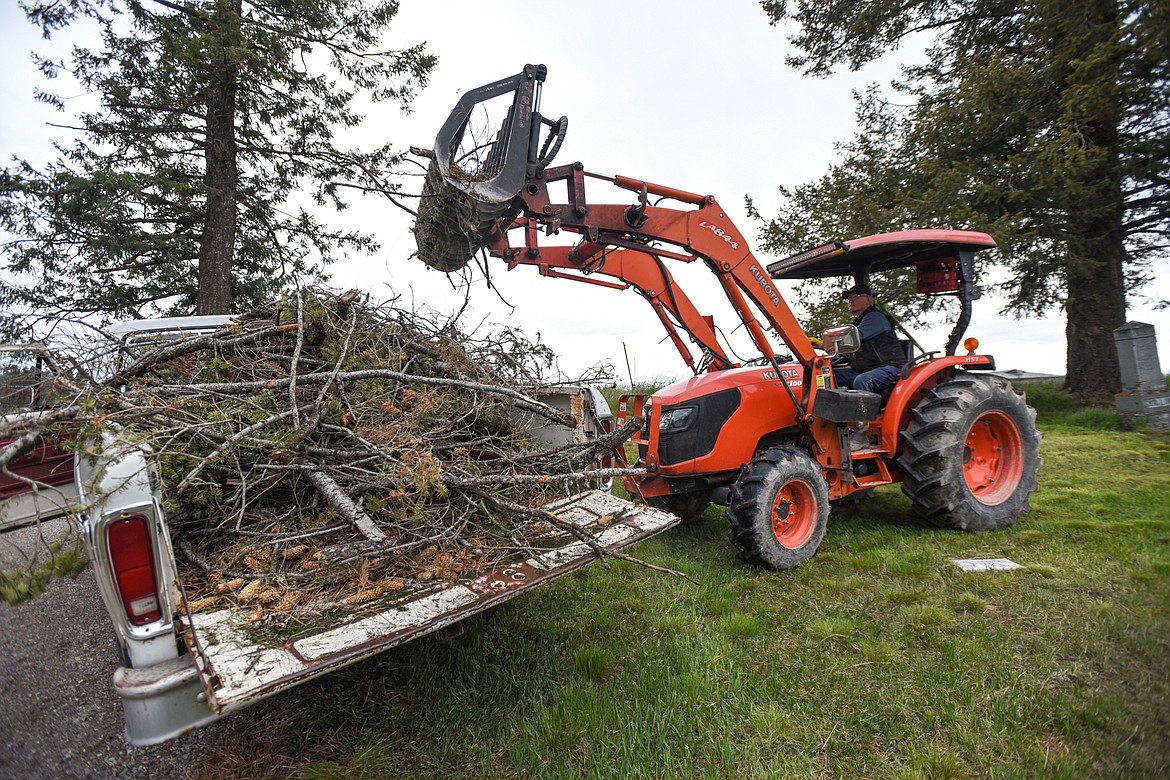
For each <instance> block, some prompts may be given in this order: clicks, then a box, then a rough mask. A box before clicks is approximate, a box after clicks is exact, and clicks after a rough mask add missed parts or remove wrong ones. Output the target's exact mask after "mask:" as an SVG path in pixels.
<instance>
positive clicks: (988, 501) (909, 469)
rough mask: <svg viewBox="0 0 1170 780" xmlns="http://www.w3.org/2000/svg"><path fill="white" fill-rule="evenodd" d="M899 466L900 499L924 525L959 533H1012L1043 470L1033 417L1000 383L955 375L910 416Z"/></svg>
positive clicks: (1003, 382)
mask: <svg viewBox="0 0 1170 780" xmlns="http://www.w3.org/2000/svg"><path fill="white" fill-rule="evenodd" d="M898 462H899V464H900V465H901V466H902V468H903V469H904V470H905V472H906V478H905V480H904V481H903V482H902V492H903V493H905V494H906V495H907V496H908V497H909V498H910V500H911V502H913V506H914V514H915V515H916V516H918V517H921V518H922V519H924V520H926V521H927V522H929V523H932V524H933V525H936V526H939V527H940V528H953V529H956V530H960V531H988V530H992V529H995V528H1004V527H1007V526H1011V525H1015V522H1016V518H1017V517H1018V516H1019V514H1020V512H1026V511H1028V510H1029V509H1030V507H1029V504H1028V498H1029V496H1031V495H1032V492H1033V491H1034V490H1036V487H1037V482H1036V472H1037V470H1038V469H1039V468H1040V464H1041V462H1042V461H1041V459H1040V432H1039V431H1038V430H1036V410H1035V409H1033V408H1032V407H1030V406H1028V405H1027V404H1026V403H1025V402H1024V397H1023V394H1022V393H1017V392H1016V391H1015V389H1014V388H1013V387H1012V385H1011V383H1010V382H1008V381H1007V380H1006V379H1001V378H999V377H992V376H978V375H971V374H956V375H955V376H954V377H952V378H950V379H947V380H945V381H943V382H940V383H939V384H938V385H937V386H936V387H935V388H934V389H932V390H928V391H926V393H925V394H924V395H923V397H922V400H921V401H920V402H919V403H918V405H917V406H916V407H914V409H913V410H912V411H911V419H910V422H909V423H908V424H907V425H906V427H905V429H904V430H903V431H902V455H901V456H900V457H899V459H898Z"/></svg>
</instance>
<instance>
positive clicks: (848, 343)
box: [821, 325, 861, 357]
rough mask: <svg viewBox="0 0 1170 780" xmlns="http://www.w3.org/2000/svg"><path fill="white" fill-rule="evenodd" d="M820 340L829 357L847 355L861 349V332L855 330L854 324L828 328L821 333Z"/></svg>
mask: <svg viewBox="0 0 1170 780" xmlns="http://www.w3.org/2000/svg"><path fill="white" fill-rule="evenodd" d="M821 341H823V342H824V344H825V352H827V353H828V355H829V357H837V356H838V355H848V354H850V353H853V352H856V351H857V350H859V349H861V334H860V333H858V332H857V326H856V325H842V326H840V327H838V328H828V329H826V330H825V332H824V333H822V334H821Z"/></svg>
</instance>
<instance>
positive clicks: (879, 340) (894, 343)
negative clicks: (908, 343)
mask: <svg viewBox="0 0 1170 780" xmlns="http://www.w3.org/2000/svg"><path fill="white" fill-rule="evenodd" d="M853 324H854V325H855V326H857V330H858V332H859V333H860V334H861V349H860V350H858V351H857V352H854V353H853V354H852V355H850V356H849V367H850V368H852V369H853V370H854V371H856V372H858V373H859V374H860V373H862V372H864V371H872V370H873V369H875V368H877V367H878V366H885V365H890V366H897V367H898V368H901V367H902V364H903V363H905V362H906V352H905V350H903V349H902V345H901V344H900V343H898V334H897V332H896V331H895V330H894V321H893V320H892V319H890V316H889V315H888V314H886V313H885V312H884V311H882V310H881V309H878V308H877V307H876V306H870V307H869V308H868V309H866V310H865V311H863V312H862V313H861V314H860V315H859V316H858V317H857V319H855V320H853Z"/></svg>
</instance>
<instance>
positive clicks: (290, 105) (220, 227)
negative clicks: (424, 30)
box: [0, 0, 435, 320]
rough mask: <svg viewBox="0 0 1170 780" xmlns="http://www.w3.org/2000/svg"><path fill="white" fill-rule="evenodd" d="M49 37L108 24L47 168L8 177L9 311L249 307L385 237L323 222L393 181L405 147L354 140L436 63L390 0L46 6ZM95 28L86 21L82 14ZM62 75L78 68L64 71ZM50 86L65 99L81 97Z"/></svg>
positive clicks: (1, 294) (78, 63) (2, 292)
mask: <svg viewBox="0 0 1170 780" xmlns="http://www.w3.org/2000/svg"><path fill="white" fill-rule="evenodd" d="M22 8H23V10H24V11H25V13H26V14H27V16H28V18H29V20H30V21H31V22H32V23H34V24H35V25H37V26H38V27H39V28H40V29H41V31H42V32H43V34H44V36H45V37H46V38H49V37H51V36H53V35H55V34H57V33H60V32H62V31H63V30H65V29H66V28H69V27H71V26H78V27H82V26H84V27H86V29H90V28H92V27H96V29H97V31H98V33H99V34H100V43H97V44H95V45H93V46H89V47H86V46H80V47H74V49H73V51H72V54H71V56H70V57H69V59H68V61H64V60H62V61H53V60H50V59H40V58H36V62H37V64H38V66H39V68H40V70H41V72H42V73H43V74H44V75H45V76H46V77H48V78H50V79H52V78H55V77H58V76H64V75H66V74H68V75H69V76H71V77H72V80H73V81H75V82H76V84H77V85H79V86H80V89H79V90H74V87H73V85H72V84H70V85H69V87H68V89H70V90H71V91H79V92H81V93H83V94H85V95H92V96H95V98H96V101H98V102H96V104H95V101H94V100H90V101H89V102H86V101H85V100H84V98H83V99H82V100H81V101H80V102H82V103H83V104H84V106H85V107H84V108H82V109H81V110H79V111H78V112H77V114H76V117H75V119H74V122H75V125H74V126H73V127H71V128H70V129H71V130H74V131H76V134H75V137H74V138H72V139H70V140H68V141H62V142H58V143H57V144H56V152H57V158H56V159H55V160H53V161H51V162H49V163H48V164H46V165H37V164H34V163H33V162H29V161H27V160H23V159H19V158H18V159H14V160H13V164H12V165H11V166H10V167H8V168H6V169H4V170H3V171H2V172H0V229H3V230H4V231H6V232H7V233H8V234H9V239H8V240H7V241H6V242H5V243H4V245H3V263H4V267H5V268H6V270H7V272H8V273H7V274H6V275H5V278H4V280H3V281H2V282H0V308H3V309H4V310H5V311H8V312H13V311H19V312H31V313H34V314H39V315H52V314H62V313H66V312H71V313H83V314H89V313H99V314H101V315H102V317H103V319H107V320H108V319H110V318H112V317H139V316H150V315H152V314H190V313H193V312H194V313H223V312H227V311H244V310H247V309H248V308H251V307H253V306H255V305H258V304H259V303H260V302H262V301H264V300H268V299H270V298H271V297H272V296H273V294H274V293H275V292H276V291H277V290H279V289H280V288H281V287H283V286H284V285H285V284H286V283H287V280H288V279H289V278H290V276H292V275H311V274H313V273H314V272H317V271H318V270H319V269H320V267H321V266H322V265H323V264H326V263H328V262H329V261H330V260H331V259H332V258H333V257H334V256H335V255H337V254H345V253H349V252H352V251H357V252H366V251H371V250H373V249H374V248H375V244H374V242H373V239H372V238H371V237H370V236H368V235H364V234H362V233H359V232H353V231H346V230H339V229H335V228H332V227H330V226H328V225H327V224H325V223H324V222H322V221H320V220H319V219H318V217H317V216H316V210H317V207H319V206H332V207H334V208H336V209H344V208H345V207H346V205H347V197H346V196H347V195H348V194H351V193H353V192H355V191H375V192H382V193H387V194H392V193H393V192H395V191H396V188H397V184H396V183H395V181H394V178H393V171H394V169H395V167H396V166H397V164H398V163H399V161H400V153H398V152H396V151H395V150H394V149H393V148H392V147H391V145H390V144H388V143H383V144H379V145H376V146H375V147H374V148H370V149H360V148H351V147H349V146H347V145H345V144H344V143H343V139H341V138H338V137H337V135H338V134H340V133H351V132H352V131H353V130H354V129H355V128H357V127H358V125H359V123H360V122H361V120H362V118H363V117H362V115H361V114H360V113H358V110H357V109H356V108H355V104H356V103H357V102H358V101H357V100H355V99H356V98H358V97H359V96H361V97H363V98H368V99H370V100H372V101H384V100H392V101H397V102H398V103H399V104H400V105H401V106H402V107H403V108H406V106H407V105H408V104H409V102H410V100H411V99H412V97H413V95H414V92H415V90H416V89H417V88H418V87H419V86H421V85H422V84H424V83H425V81H426V78H427V74H428V73H429V71H430V69H431V67H432V66H433V64H434V62H435V59H434V57H432V56H431V55H428V54H426V53H425V52H424V50H423V47H422V45H417V46H413V47H410V48H406V49H402V50H396V51H395V50H386V49H384V48H382V47H381V46H380V40H381V38H382V37H383V36H384V34H385V33H386V31H387V29H388V28H389V25H390V23H391V21H392V20H393V19H394V17H395V14H396V13H397V11H398V3H397V2H393V1H392V0H361V1H360V2H345V0H30V2H27V3H26V4H23V5H22ZM79 23H81V24H79ZM63 80H65V79H63ZM37 97H38V98H39V99H40V100H42V101H44V102H46V103H48V104H50V105H53V106H55V107H56V108H58V109H60V110H61V111H63V112H66V111H67V110H68V109H70V107H71V103H72V101H66V100H65V99H64V98H61V97H59V96H57V95H54V94H50V93H48V92H38V93H37Z"/></svg>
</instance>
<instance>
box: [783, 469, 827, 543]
mask: <svg viewBox="0 0 1170 780" xmlns="http://www.w3.org/2000/svg"><path fill="white" fill-rule="evenodd" d="M818 514H819V512H818V507H817V497H816V493H814V492H813V489H812V485H810V484H809V483H807V482H805V481H803V480H799V479H794V480H792V481H791V482H787V483H785V484H784V485H783V486H782V487H781V488H780V490H779V491H778V492H777V493H776V500H775V501H774V502H773V504H772V533H773V534H775V536H776V541H777V542H779V543H780V546H781V547H786V548H788V549H789V550H795V549H798V548H800V547H803V546H804V545H805V544H807V543H808V540H809V539H811V538H812V535H813V531H814V530H816V527H817V516H818Z"/></svg>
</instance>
